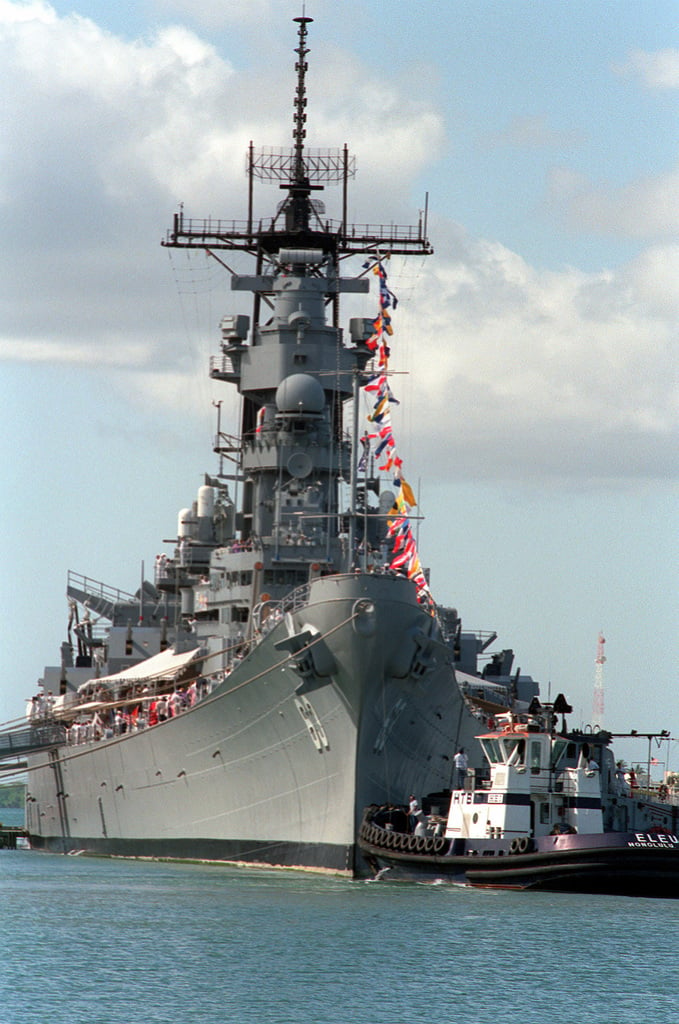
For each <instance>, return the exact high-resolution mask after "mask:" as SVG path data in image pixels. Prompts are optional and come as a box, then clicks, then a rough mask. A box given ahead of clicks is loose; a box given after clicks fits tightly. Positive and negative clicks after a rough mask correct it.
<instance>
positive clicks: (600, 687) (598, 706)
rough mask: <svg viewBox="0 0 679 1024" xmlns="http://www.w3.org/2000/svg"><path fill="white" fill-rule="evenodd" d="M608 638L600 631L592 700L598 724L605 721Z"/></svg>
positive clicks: (594, 718) (594, 717) (594, 715)
mask: <svg viewBox="0 0 679 1024" xmlns="http://www.w3.org/2000/svg"><path fill="white" fill-rule="evenodd" d="M605 643H606V640H605V638H604V635H603V633H601V632H600V633H599V640H598V642H597V645H596V659H595V662H594V664H595V666H596V667H595V670H594V699H593V701H592V711H593V721H594V723H596V724H597V725H599V726H601V725H603V721H604V662H605V661H606V655H605V654H604V644H605Z"/></svg>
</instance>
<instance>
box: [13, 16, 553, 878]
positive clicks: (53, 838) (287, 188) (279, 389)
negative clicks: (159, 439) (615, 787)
mask: <svg viewBox="0 0 679 1024" xmlns="http://www.w3.org/2000/svg"><path fill="white" fill-rule="evenodd" d="M295 21H296V22H297V25H298V46H297V50H296V54H297V61H296V65H295V69H296V73H297V86H296V93H295V105H294V122H293V140H294V145H293V148H292V149H291V150H290V151H289V152H273V151H255V149H254V147H253V146H252V145H251V146H250V149H249V152H248V155H247V167H248V186H249V188H248V216H247V219H246V220H245V221H242V222H235V221H228V222H227V221H218V220H213V219H209V220H194V219H190V218H187V217H185V216H184V212H183V210H182V212H180V213H178V214H176V216H175V218H174V222H173V225H172V228H171V230H170V231H169V233H168V235H167V238H166V239H165V244H166V245H168V246H172V247H187V248H199V249H202V250H206V251H207V252H209V253H210V254H211V255H213V256H214V257H215V259H217V260H218V261H219V262H220V263H222V265H224V267H225V270H226V271H227V272H229V273H231V272H230V270H229V268H228V259H227V255H226V254H227V253H228V251H229V250H238V251H239V252H242V253H247V254H249V255H250V256H251V257H252V258H253V261H254V268H253V273H252V274H251V275H249V276H246V275H236V274H232V275H231V284H232V288H233V290H234V291H235V292H249V293H251V295H252V303H251V312H250V313H249V314H243V313H234V314H229V315H226V316H224V317H223V319H222V321H221V351H220V353H219V355H218V356H217V357H215V358H213V359H212V361H211V365H210V373H211V375H212V377H213V378H214V379H216V380H219V381H223V382H225V383H226V384H228V385H232V386H235V387H236V388H237V389H238V392H239V393H240V396H241V403H242V404H241V409H242V412H241V422H240V431H239V434H238V436H231V435H229V434H228V433H226V432H224V431H223V430H222V428H221V423H218V429H217V437H216V441H215V445H214V449H215V453H216V454H217V456H218V458H219V471H218V472H217V473H215V474H212V475H210V476H206V478H205V483H204V485H203V486H202V487H200V489H199V491H198V494H197V496H196V500H195V502H194V503H192V505H190V506H187V508H185V509H183V510H181V512H180V514H179V519H178V529H177V537H176V541H175V542H173V548H172V551H171V552H170V553H169V554H167V555H160V556H158V557H157V558H156V564H155V579H154V583H153V584H149V583H142V584H141V585H140V588H139V591H138V593H137V594H135V595H123V594H121V593H120V592H111V591H110V590H108V588H103V586H102V585H100V584H95V583H94V582H93V581H91V580H87V579H86V578H84V577H75V576H72V577H71V578H70V580H69V595H70V599H71V632H70V634H69V639H68V641H67V643H66V644H65V645H64V649H63V652H62V664H61V667H60V668H58V669H54V670H49V671H48V673H47V674H46V676H45V679H44V691H45V693H46V691H49V690H51V691H52V695H51V697H49V699H48V696H46V695H45V693H43V696H42V697H41V700H40V701H39V702H38V703H39V706H33V707H32V708H31V717H32V720H33V721H38V720H42V719H43V718H45V717H49V718H50V719H54V720H56V721H59V722H61V723H62V724H63V735H62V737H61V739H60V740H59V741H58V742H55V741H54V738H53V734H51V735H52V739H51V740H50V742H49V743H47V742H45V743H44V744H43V746H42V749H36V750H35V751H34V752H33V754H32V755H31V758H30V762H29V772H30V774H29V795H28V804H27V826H28V829H29V832H30V834H31V837H32V842H33V845H35V846H40V847H44V848H49V849H57V850H71V849H84V850H90V851H96V852H103V853H114V854H122V855H125V854H130V855H146V856H180V857H192V858H197V859H202V858H209V859H222V860H231V861H238V862H245V863H266V864H276V865H287V866H290V865H295V866H301V867H317V868H323V869H330V870H336V871H346V872H349V873H351V872H355V871H359V872H360V870H361V861H360V857H359V855H358V853H357V847H356V843H355V838H356V833H357V828H358V826H359V824H360V817H361V811H362V808H363V806H364V805H365V804H366V803H368V802H374V801H375V800H384V801H388V800H401V799H403V798H404V794H406V795H407V793H408V792H409V791H411V790H413V791H415V792H418V793H431V792H434V791H445V790H447V789H449V788H450V785H451V779H452V763H451V760H450V751H451V749H452V748H453V747H454V746H459V745H460V744H462V745H466V746H467V749H468V750H469V753H470V758H471V761H472V764H473V763H474V758H475V757H476V756H478V757H479V759H480V752H478V753H477V752H475V749H474V743H475V741H474V736H475V735H476V734H477V733H478V731H479V725H480V723H481V724H482V722H483V718H484V716H485V715H487V714H491V713H493V712H496V711H498V710H502V709H506V708H508V707H513V706H515V705H521V704H525V705H527V703H528V702H529V701H530V700H531V698H532V697H533V696H534V695H535V693H536V690H537V687H536V684H534V683H533V681H532V680H531V679H530V677H526V676H521V675H520V674H519V673H514V672H513V668H512V661H513V655H512V652H511V651H503V652H501V653H499V654H494V655H492V654H490V653H489V652H488V648H489V647H490V645H491V643H492V642H493V640H494V639H495V634H476V633H470V632H464V631H463V630H462V627H461V623H460V619H459V616H458V615H457V612H456V611H454V610H453V609H443V608H437V607H436V605H435V604H434V601H433V598H432V596H431V593H430V591H429V585H428V574H427V573H425V571H424V570H422V569H421V568H420V567H419V563H416V561H415V557H414V554H413V553H412V551H410V550H409V548H410V546H411V544H412V542H411V539H410V537H409V534H408V533H407V531H406V532H404V531H405V530H406V527H407V515H406V512H407V508H408V506H407V504H405V505H404V498H403V493H406V484H405V481H404V480H403V479H402V473H401V470H400V467H399V465H398V460H397V459H396V458H395V456H394V455H393V452H392V455H391V456H390V458H389V459H388V461H387V464H386V465H387V467H388V469H389V470H390V473H389V474H388V476H387V478H386V486H385V484H384V483H383V480H384V475H383V474H380V472H379V469H380V460H379V459H378V457H377V455H378V452H379V450H380V448H379V445H378V447H377V448H376V449H375V450H373V451H372V452H371V453H370V454H369V456H368V457H364V458H359V453H360V452H362V453H363V455H365V448H364V447H363V446H361V445H360V444H359V443H358V438H359V435H360V433H361V431H362V429H363V428H362V426H361V425H360V423H359V415H358V398H359V394H360V392H361V389H362V388H363V387H364V386H365V385H366V384H369V383H370V382H371V381H379V384H375V385H373V386H374V387H377V388H380V389H382V390H381V392H380V393H379V395H378V398H379V401H378V402H377V404H376V406H375V408H374V410H373V413H372V414H371V421H372V422H373V423H375V422H376V421H378V417H379V416H381V415H382V412H381V411H380V410H381V409H382V407H383V404H384V401H386V400H387V398H388V395H387V394H386V391H385V387H386V385H385V381H386V377H387V374H386V370H385V366H384V361H383V358H382V355H383V351H384V348H385V346H384V345H381V344H378V342H379V341H380V333H381V331H382V330H383V329H386V325H387V324H388V319H389V318H388V316H387V307H388V305H389V295H390V293H389V292H388V289H387V288H386V285H385V279H386V272H385V270H384V262H385V259H386V256H387V255H388V254H403V255H408V254H419V255H427V254H430V253H431V251H432V249H431V246H430V243H429V241H428V239H427V229H426V215H425V216H423V217H421V218H420V221H419V223H418V224H417V225H416V226H412V227H394V226H390V227H377V226H370V225H364V226H361V227H357V226H354V225H349V224H348V223H347V219H346V210H347V189H348V182H349V180H350V178H351V177H352V176H353V174H354V161H353V158H352V157H350V155H349V152H348V150H347V147H346V146H345V147H344V148H343V149H341V150H336V151H333V150H310V149H308V148H307V147H306V146H305V137H306V127H305V124H306V106H307V95H306V74H307V70H308V64H307V60H306V58H307V54H308V49H307V33H308V25H309V22H310V21H311V19H309V18H306V17H302V18H297V19H295ZM258 180H264V181H265V182H267V181H268V182H272V183H274V184H277V185H278V186H279V188H280V190H282V192H283V194H284V197H283V199H282V200H281V201H280V202H279V204H278V208H277V209H276V211H275V213H274V215H273V216H272V217H271V218H270V219H269V220H267V221H258V222H257V223H255V219H254V215H253V192H254V186H255V182H256V181H258ZM330 184H335V185H338V186H340V189H341V195H342V199H341V205H342V214H341V217H340V219H339V220H336V221H332V220H329V219H327V218H326V215H325V208H324V205H323V203H322V202H321V201H320V199H319V198H318V195H319V193H320V192H321V191H322V190H323V188H324V187H325V186H326V185H330ZM351 257H356V258H357V263H358V272H357V274H355V275H354V276H349V275H346V276H345V275H344V274H343V273H342V270H343V264H344V261H345V260H349V258H351ZM374 276H377V277H378V278H379V290H380V297H381V304H380V306H379V313H378V316H377V317H376V318H375V319H364V318H353V319H351V320H350V322H349V327H348V332H347V334H346V335H345V333H344V331H343V330H342V328H341V327H340V297H341V295H343V294H348V293H362V292H367V291H368V289H369V282H370V280H372V279H374ZM385 296H386V298H385ZM376 321H377V322H378V326H377V327H376ZM376 331H377V335H376ZM377 363H379V364H380V365H376V364H377ZM380 395H382V396H383V397H380ZM347 410H351V412H352V415H348V414H347ZM385 429H386V428H385V427H384V426H382V434H384V431H385ZM378 433H379V432H378ZM384 436H385V438H386V440H384V444H387V442H388V440H389V436H388V435H386V434H384ZM381 443H382V442H380V444H381ZM392 445H393V442H392ZM413 500H414V499H413ZM404 524H405V525H404ZM404 538H405V539H404ZM104 623H108V626H107V628H106V629H105V630H103V629H102V626H103V624H104ZM74 637H76V638H77V643H76V641H75V640H74ZM76 651H77V653H76ZM57 694H58V695H57ZM52 698H53V699H52Z"/></svg>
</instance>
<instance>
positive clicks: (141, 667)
mask: <svg viewBox="0 0 679 1024" xmlns="http://www.w3.org/2000/svg"><path fill="white" fill-rule="evenodd" d="M200 656H201V655H200V650H199V648H197V647H196V648H194V649H193V650H192V651H183V652H182V654H175V653H174V651H173V650H172V649H171V648H169V649H168V650H167V651H161V652H160V654H154V655H153V657H151V658H147V659H146V660H145V661H140V662H139V663H138V664H136V665H131V666H130V667H129V668H125V669H123V671H122V672H116V674H115V675H112V676H102V677H101V678H100V679H88V680H87V682H86V683H82V684H81V685H80V686H79V687H78V692H79V693H80V692H82V691H83V690H86V689H87V688H88V687H93V686H117V685H118V683H147V682H158V681H159V680H171V679H175V678H176V677H177V676H178V675H179V673H180V672H181V670H182V669H183V668H185V667H186V666H187V665H188V664H189V663H190V662H191V661H194V660H196V659H198V658H199V657H200Z"/></svg>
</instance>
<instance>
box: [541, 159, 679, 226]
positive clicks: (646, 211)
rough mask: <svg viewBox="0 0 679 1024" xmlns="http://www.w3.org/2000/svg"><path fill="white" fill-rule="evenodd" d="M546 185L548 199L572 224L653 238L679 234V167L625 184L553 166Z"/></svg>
mask: <svg viewBox="0 0 679 1024" xmlns="http://www.w3.org/2000/svg"><path fill="white" fill-rule="evenodd" d="M548 190H549V202H550V203H551V205H552V206H553V207H555V208H557V209H558V210H560V212H561V215H562V217H564V218H565V219H566V220H567V221H568V223H569V225H570V226H571V227H572V229H573V230H577V231H581V232H585V233H594V234H605V235H612V236H617V237H625V238H634V239H642V240H646V241H652V242H654V241H658V240H672V239H675V238H676V237H677V233H678V232H679V167H677V168H674V169H672V170H671V171H669V172H667V173H665V174H657V175H646V176H644V177H640V178H637V179H635V180H634V181H630V182H627V183H626V184H624V185H622V186H613V185H611V184H610V183H609V182H593V181H590V180H589V179H588V178H587V177H586V176H585V175H583V174H580V173H578V172H574V171H572V170H571V169H570V168H568V167H555V168H553V169H552V171H551V172H550V175H549V182H548Z"/></svg>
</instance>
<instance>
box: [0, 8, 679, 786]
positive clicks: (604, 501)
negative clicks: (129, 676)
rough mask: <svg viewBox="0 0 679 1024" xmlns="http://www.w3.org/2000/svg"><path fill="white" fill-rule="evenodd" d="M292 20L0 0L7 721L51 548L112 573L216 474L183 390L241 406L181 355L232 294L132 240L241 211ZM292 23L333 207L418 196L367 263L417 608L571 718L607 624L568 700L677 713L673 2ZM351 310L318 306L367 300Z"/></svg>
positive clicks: (677, 258) (0, 380)
mask: <svg viewBox="0 0 679 1024" xmlns="http://www.w3.org/2000/svg"><path fill="white" fill-rule="evenodd" d="M301 11H302V3H301V0H248V2H247V3H244V2H242V0H239V2H235V0H222V2H220V3H215V2H214V0H192V2H181V0H146V2H134V0H131V2H128V3H126V4H124V5H123V4H120V5H119V4H110V3H109V2H105V0H99V2H96V0H71V2H68V0H67V2H62V0H54V2H52V3H49V2H47V0H27V2H19V0H0V58H1V59H0V79H1V83H0V84H1V87H2V95H3V105H4V110H5V116H4V117H3V118H2V123H1V124H0V146H1V147H2V149H1V158H0V207H1V211H2V226H3V244H2V248H1V249H0V252H1V259H2V273H1V274H0V399H1V401H0V407H1V408H0V414H1V416H2V424H1V427H2V430H1V438H0V444H1V445H2V451H1V455H2V463H1V465H2V472H1V474H0V484H1V491H0V496H1V497H2V507H3V514H2V520H1V522H2V535H1V539H2V543H3V551H4V556H3V558H2V563H1V564H2V570H1V573H2V577H1V578H2V588H1V590H0V606H1V607H2V612H3V620H4V622H3V626H4V628H3V629H2V631H1V633H0V665H1V666H2V674H1V676H0V720H2V721H6V720H8V719H11V718H15V717H18V716H19V715H21V714H22V713H23V708H24V700H25V698H26V697H27V696H30V695H31V694H32V693H33V692H35V686H36V680H37V678H38V677H39V676H40V675H41V673H42V669H43V666H44V665H45V664H57V663H58V653H59V644H60V643H61V641H62V640H63V639H64V638H65V627H66V620H67V606H66V601H65V586H66V574H67V572H68V570H69V569H70V570H74V571H77V572H80V573H83V574H87V575H88V576H91V577H93V578H94V579H96V580H101V581H103V582H105V583H107V584H108V585H110V586H117V587H120V588H121V589H123V590H129V591H134V590H135V589H136V588H137V586H138V581H139V579H140V575H141V571H142V562H144V564H145V566H146V567H147V575H151V569H152V563H153V559H154V557H155V555H156V554H157V553H159V552H160V551H162V550H168V551H170V550H171V547H169V546H168V545H163V544H162V541H163V540H167V539H168V538H172V537H174V536H175V535H176V525H175V524H176V517H177V512H178V511H179V509H181V508H183V507H185V506H186V505H188V504H190V503H191V501H192V500H193V499H194V498H195V494H196V491H197V488H198V487H199V486H200V484H201V483H202V482H203V473H204V472H214V471H215V470H216V469H217V466H216V463H215V460H214V456H213V455H212V452H211V446H212V438H213V435H214V433H215V430H216V421H215V409H214V406H213V404H212V403H213V401H216V400H222V401H223V416H224V421H223V425H225V426H226V427H227V428H228V427H229V426H233V427H234V428H235V426H236V422H237V409H238V405H237V398H236V396H234V395H232V394H231V393H230V392H229V391H228V390H225V389H224V386H222V388H221V389H220V387H219V385H216V384H213V383H212V382H211V381H210V380H209V378H208V376H207V367H208V359H209V356H210V355H211V354H215V353H216V352H217V351H218V324H219V320H220V318H221V316H222V315H223V314H225V313H232V312H249V311H250V310H249V308H248V302H247V297H246V296H239V295H233V294H232V293H231V291H230V285H229V280H228V275H226V274H225V273H224V272H223V271H222V270H221V269H220V268H219V267H218V266H217V265H216V264H215V263H214V262H210V261H209V260H207V259H206V258H205V257H204V256H203V255H201V254H199V253H192V254H187V253H185V252H182V251H172V250H167V249H163V248H161V246H160V244H159V243H160V240H161V238H162V237H163V236H164V234H165V231H166V230H167V228H168V227H169V226H170V224H171V219H172V215H173V214H174V213H175V212H176V211H177V210H178V209H179V206H180V204H183V208H184V210H185V212H186V213H187V214H188V215H189V216H195V217H204V216H213V217H222V218H225V219H242V218H244V216H245V211H246V202H247V191H246V180H245V174H244V167H245V152H246V148H247V146H248V144H249V142H250V141H251V140H252V141H254V143H255V145H256V146H273V147H277V148H281V147H282V148H287V147H289V146H290V145H291V142H292V138H291V131H292V102H293V95H294V87H295V76H294V70H293V64H294V59H295V55H294V53H293V50H294V47H295V46H296V45H297V43H296V26H295V25H294V24H293V21H292V19H293V18H294V17H297V16H299V15H300V14H301ZM306 14H307V15H308V16H310V17H312V18H313V19H314V21H313V24H312V25H310V26H309V38H308V45H309V48H310V54H309V57H308V60H309V72H308V79H307V82H308V96H309V106H308V123H307V127H308V142H309V145H311V146H314V147H335V146H342V145H343V144H344V143H345V142H346V143H347V144H348V145H349V148H350V151H351V152H352V153H353V154H355V156H356V163H357V175H356V179H355V181H354V182H352V186H351V192H350V206H349V219H350V220H351V221H353V222H355V223H385V224H387V223H392V222H393V223H397V224H410V223H416V222H417V218H418V216H419V215H420V212H421V211H422V210H423V209H424V207H425V203H426V204H427V208H428V232H429V236H430V238H431V241H432V243H433V245H434V249H435V253H434V255H433V256H431V257H428V258H419V257H418V258H410V259H404V258H400V257H394V259H392V260H391V261H390V264H389V273H390V284H391V287H392V289H393V290H394V292H395V293H396V294H397V296H398V298H399V300H400V302H399V307H398V310H397V313H396V314H395V318H394V327H395V333H394V338H393V344H392V357H391V364H390V365H391V368H392V369H393V370H395V371H397V374H396V375H395V377H394V378H393V390H394V391H395V393H396V394H397V397H398V398H399V400H400V403H401V404H400V406H399V410H398V416H397V417H395V425H396V431H397V434H398V447H399V452H400V453H401V454H402V455H403V456H404V459H405V467H406V474H407V477H408V479H409V481H410V482H411V486H412V487H413V489H415V490H416V491H417V493H418V496H419V506H418V507H419V511H420V513H421V515H422V516H423V517H424V518H423V520H422V521H421V523H420V525H419V548H420V555H421V559H422V562H423V564H425V565H426V566H428V567H430V570H431V587H432V591H433V593H434V596H435V598H436V599H437V601H439V602H440V603H441V604H445V605H452V606H455V607H456V608H458V610H459V612H460V614H461V616H462V620H463V625H464V626H465V628H469V629H495V630H497V632H498V634H499V641H498V644H499V646H502V647H512V648H514V650H515V651H516V654H517V661H516V665H517V666H520V668H521V670H522V671H523V672H527V673H530V674H532V675H533V676H534V677H535V678H537V679H538V680H539V681H540V682H541V685H542V692H543V695H545V696H549V695H551V697H552V698H553V697H554V696H555V695H556V694H557V693H558V692H559V691H563V692H564V693H565V694H566V695H567V696H568V698H569V700H570V701H571V703H572V704H573V706H574V709H575V720H574V722H573V724H585V723H591V722H592V699H593V688H594V679H595V657H596V645H597V637H598V634H599V631H600V630H601V631H603V634H604V636H605V638H606V657H607V661H606V664H605V666H604V690H605V714H604V718H603V722H601V723H597V724H603V725H605V726H606V727H607V728H609V729H611V730H612V731H614V732H616V731H617V732H628V731H630V729H633V728H635V729H637V730H638V731H640V732H652V731H656V730H661V729H668V730H670V731H671V732H672V733H673V734H676V736H677V737H678V738H679V687H678V683H679V680H678V669H677V666H678V665H679V656H678V655H679V651H678V643H677V612H678V610H679V602H678V600H677V598H678V596H679V595H678V587H677V565H678V563H679V559H678V557H677V556H678V555H679V545H678V543H677V536H678V529H677V528H678V526H679V522H678V519H679V517H678V512H677V494H678V489H677V483H676V478H677V451H678V447H677V419H678V415H677V413H678V405H679V403H678V401H677V377H678V373H677V370H678V368H679V367H678V358H677V332H678V323H679V285H678V283H677V282H678V281H679V274H678V271H679V231H678V229H679V155H678V147H677V138H678V133H677V128H678V121H679V117H678V115H679V4H678V3H677V2H676V0H652V2H647V0H616V2H611V0H447V2H446V3H445V4H444V3H440V2H433V0H420V2H419V3H416V4H414V3H412V2H405V0H388V2H387V0H339V2H338V0H306ZM425 196H427V197H428V198H427V199H425ZM339 198H340V197H339V195H338V194H336V192H334V191H333V190H328V191H327V193H326V195H325V197H324V200H325V202H326V205H327V207H328V213H329V215H330V216H333V214H334V216H336V217H338V216H339ZM278 199H279V195H278V194H277V192H276V191H275V190H273V191H272V190H267V189H266V188H262V189H258V191H257V193H256V198H255V204H256V212H257V213H261V214H266V213H269V212H271V210H272V208H273V206H274V204H275V203H276V202H277V201H278ZM234 262H235V263H236V264H237V262H238V261H237V260H236V261H234ZM236 269H245V267H244V266H243V267H242V268H241V267H240V266H239V265H237V266H236ZM353 301H354V303H355V305H354V307H353V308H352V309H349V310H346V311H345V320H344V326H346V325H347V319H348V316H349V315H364V316H370V315H373V313H374V311H375V309H376V298H375V296H374V295H373V296H370V297H367V298H365V299H363V298H361V299H356V300H353ZM237 303H241V305H237ZM616 749H618V750H619V752H620V754H621V756H624V757H625V758H626V759H628V760H639V761H645V759H646V754H647V748H646V744H645V743H640V744H639V745H636V744H630V743H629V741H620V742H619V743H618V744H617V745H616ZM653 753H654V755H655V756H657V757H658V758H659V760H661V761H662V762H664V761H665V760H666V761H667V762H668V763H669V764H670V767H672V768H673V769H675V770H679V743H677V742H672V743H671V744H669V745H668V744H664V745H663V747H662V748H659V750H658V751H656V750H655V749H654V751H653Z"/></svg>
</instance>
